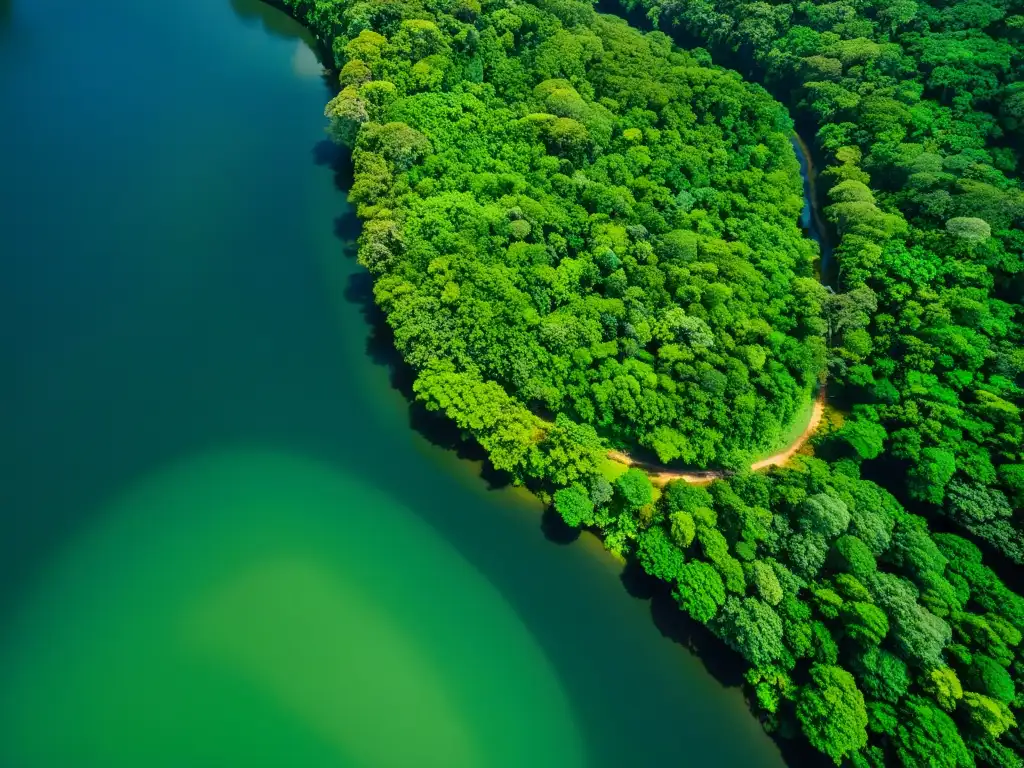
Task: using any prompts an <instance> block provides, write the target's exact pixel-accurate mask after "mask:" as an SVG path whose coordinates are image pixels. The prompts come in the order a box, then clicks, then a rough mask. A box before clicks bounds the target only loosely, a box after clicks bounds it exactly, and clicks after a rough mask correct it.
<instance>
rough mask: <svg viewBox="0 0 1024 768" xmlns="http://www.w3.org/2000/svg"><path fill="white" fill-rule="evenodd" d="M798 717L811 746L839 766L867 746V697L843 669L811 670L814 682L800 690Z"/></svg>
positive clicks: (827, 667) (820, 667)
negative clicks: (865, 702)
mask: <svg viewBox="0 0 1024 768" xmlns="http://www.w3.org/2000/svg"><path fill="white" fill-rule="evenodd" d="M796 716H797V719H798V720H799V721H800V726H801V727H802V728H803V732H804V734H805V735H806V736H807V739H808V740H809V741H810V742H811V745H812V746H813V747H814V748H815V749H818V750H820V751H822V752H824V753H825V754H826V755H828V756H829V757H831V758H832V760H833V762H835V764H836V765H839V764H840V763H842V761H843V758H845V757H848V756H850V755H852V754H853V753H855V752H856V751H857V750H859V749H862V748H863V747H865V746H866V745H867V743H868V733H867V725H868V716H867V710H866V709H865V706H864V696H863V694H861V692H860V691H859V690H858V689H857V684H856V683H855V682H854V679H853V675H851V674H850V673H849V672H847V671H846V670H845V669H843V668H842V667H835V666H824V665H821V664H815V665H814V666H812V667H811V681H810V682H809V683H808V684H807V685H805V686H804V687H803V688H802V689H801V690H800V697H799V701H798V702H797V707H796Z"/></svg>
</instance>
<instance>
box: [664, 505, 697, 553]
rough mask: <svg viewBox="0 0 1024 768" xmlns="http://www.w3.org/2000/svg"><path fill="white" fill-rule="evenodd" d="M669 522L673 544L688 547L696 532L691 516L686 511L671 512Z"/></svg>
mask: <svg viewBox="0 0 1024 768" xmlns="http://www.w3.org/2000/svg"><path fill="white" fill-rule="evenodd" d="M669 523H670V524H671V528H670V532H671V535H672V541H673V542H675V545H676V546H677V547H679V548H680V549H686V548H687V547H689V546H690V544H692V543H693V537H694V536H695V535H696V533H697V526H696V524H695V523H694V522H693V517H692V516H691V515H690V514H689V513H688V512H682V511H680V512H673V513H672V514H671V515H669Z"/></svg>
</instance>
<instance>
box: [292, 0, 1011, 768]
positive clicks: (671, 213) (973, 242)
mask: <svg viewBox="0 0 1024 768" xmlns="http://www.w3.org/2000/svg"><path fill="white" fill-rule="evenodd" d="M287 3H288V5H290V7H291V10H292V12H293V13H295V15H296V16H297V17H298V18H300V19H301V20H303V21H304V22H306V23H307V24H309V26H310V27H311V28H312V29H313V30H314V32H315V33H316V34H317V36H318V38H319V39H320V41H321V43H322V44H323V45H324V47H325V49H326V50H328V51H330V52H331V55H333V57H334V64H335V67H336V71H337V73H338V76H339V78H340V83H339V85H340V93H339V95H338V96H337V97H336V98H335V99H334V100H333V101H332V102H331V103H330V104H329V105H328V108H327V114H328V116H330V117H331V132H332V134H333V135H334V137H335V138H336V139H337V140H338V141H340V142H342V143H344V144H346V145H347V146H349V147H351V148H352V150H353V153H352V157H353V164H354V171H355V175H354V182H353V185H352V189H351V193H350V199H351V200H352V202H353V203H354V204H355V205H356V207H357V213H358V215H359V217H360V218H361V219H362V221H363V233H362V235H361V237H360V242H359V260H360V262H361V263H362V264H363V265H364V266H365V267H366V268H367V269H368V270H369V271H370V272H371V273H372V274H373V276H374V279H375V298H376V300H377V302H378V304H379V305H380V306H381V307H382V308H383V310H384V312H385V314H386V316H387V321H388V323H389V325H390V326H391V327H392V329H393V330H394V336H395V341H396V345H397V347H398V349H399V350H400V351H401V353H402V355H403V357H404V359H405V360H406V361H407V362H408V363H409V365H410V366H411V367H412V369H413V371H414V372H415V375H416V380H415V384H414V390H415V392H416V396H417V397H418V398H419V399H420V400H422V401H423V402H424V403H425V404H426V406H427V407H428V408H430V409H432V410H436V411H440V412H443V413H445V414H446V415H447V416H448V417H449V418H451V419H452V420H453V421H455V423H456V424H457V425H458V426H459V427H460V428H461V429H462V430H463V431H464V432H465V433H466V434H467V435H468V436H472V437H473V438H474V439H475V440H477V441H478V442H479V443H480V444H481V445H482V446H483V447H484V448H485V449H486V450H487V452H488V455H489V457H490V459H491V461H492V463H493V464H494V465H495V466H496V467H498V468H500V469H503V470H506V471H508V472H509V473H511V474H512V475H513V476H514V477H516V478H517V479H518V480H520V481H524V482H529V483H531V484H532V485H533V487H535V488H537V489H538V490H539V492H541V493H543V494H545V495H550V497H551V498H552V499H553V505H554V507H555V509H556V510H557V512H558V513H559V514H560V515H561V516H562V518H564V519H565V521H566V522H568V523H569V524H571V525H574V526H588V527H591V528H593V529H596V530H598V531H599V532H600V533H601V534H602V535H603V536H604V538H605V541H606V544H607V545H608V546H609V547H610V548H611V549H613V550H614V551H617V552H620V553H623V554H628V555H631V556H635V557H636V558H637V560H638V562H639V563H640V564H641V565H642V566H643V568H644V569H645V570H646V571H647V572H648V573H650V574H651V575H652V576H654V577H656V578H658V579H661V580H663V581H665V582H667V583H668V584H669V585H670V587H671V589H672V591H673V594H674V596H675V598H676V600H677V601H678V603H679V606H680V608H681V609H682V610H684V611H686V612H687V613H688V614H689V615H690V616H691V617H692V618H693V619H694V620H695V621H697V622H700V623H702V624H705V625H707V626H708V627H709V628H710V630H711V631H712V632H713V633H715V634H716V635H717V636H718V637H720V638H721V639H722V640H723V641H724V642H725V643H726V644H728V645H729V646H730V647H731V648H733V649H734V650H735V651H736V652H737V653H738V654H740V655H741V656H742V657H743V658H744V659H745V660H746V662H747V664H748V671H747V682H748V685H749V692H750V694H751V699H752V702H753V705H754V706H755V707H756V709H757V711H758V712H759V714H760V715H761V717H762V719H763V722H764V723H765V726H766V727H767V728H768V729H769V730H772V731H775V732H777V733H778V734H779V735H780V736H782V737H795V736H797V735H799V734H802V735H803V737H804V738H805V739H806V740H807V742H809V743H810V744H811V745H812V746H813V747H814V748H816V749H818V750H820V751H821V752H822V753H824V754H825V755H827V756H829V757H830V758H832V759H833V760H834V761H835V762H836V763H837V764H839V763H843V762H848V763H850V764H853V765H857V766H881V765H904V766H953V767H958V766H973V765H978V766H1000V767H1002V766H1021V765H1022V764H1024V762H1022V760H1021V755H1024V737H1022V734H1021V731H1020V729H1019V727H1018V717H1019V715H1020V712H1021V709H1022V708H1024V656H1022V654H1021V651H1020V646H1021V640H1022V633H1024V599H1022V598H1021V597H1020V596H1019V595H1017V594H1015V593H1014V592H1012V591H1011V590H1009V589H1008V588H1007V587H1006V586H1004V585H1003V583H1002V582H1001V581H1000V579H999V577H998V576H997V574H996V573H995V572H994V571H993V570H992V569H991V568H990V567H988V566H986V565H985V564H984V562H983V560H984V558H983V553H982V549H979V546H978V545H977V544H980V545H981V546H982V547H983V548H984V549H986V550H988V551H989V553H990V554H991V553H993V552H996V551H998V553H999V555H998V556H999V557H1000V558H1003V562H1004V563H1005V562H1007V559H1008V560H1010V561H1017V562H1020V561H1022V559H1024V550H1022V543H1021V527H1022V526H1021V518H1020V514H1021V513H1020V508H1021V506H1022V502H1024V457H1022V455H1021V451H1022V443H1024V439H1022V427H1021V419H1020V411H1019V406H1020V401H1021V395H1022V389H1021V383H1022V382H1021V375H1022V372H1024V353H1022V351H1021V341H1022V339H1021V335H1022V331H1021V316H1020V311H1021V308H1020V306H1019V304H1018V302H1019V301H1020V293H1021V286H1022V282H1021V274H1020V273H1021V270H1022V266H1024V262H1022V253H1021V251H1022V246H1024V238H1022V237H1021V235H1020V231H1019V228H1015V227H1019V224H1020V223H1021V217H1022V215H1024V203H1022V193H1021V190H1020V185H1019V183H1018V182H1017V181H1016V180H1015V177H1014V173H1015V171H1016V168H1017V165H1016V164H1017V159H1018V158H1017V155H1016V154H1015V150H1014V142H1015V138H1014V137H1017V140H1019V138H1020V133H1021V124H1020V120H1024V107H1022V99H1024V96H1021V93H1022V92H1021V91H1020V89H1019V88H1017V87H1016V86H1015V83H1016V82H1017V76H1018V75H1019V74H1020V72H1019V67H1020V46H1019V33H1020V31H1021V25H1020V24H1019V23H1018V21H1019V20H1020V18H1021V17H1020V16H1014V15H1013V13H1012V10H1013V9H1012V8H1006V7H1002V6H994V5H987V4H984V3H981V2H972V3H967V4H964V3H960V4H957V5H956V6H953V5H950V6H949V7H934V8H929V7H926V6H923V5H917V4H915V3H914V2H912V0H899V2H897V3H893V4H878V5H877V6H876V5H865V4H848V3H830V4H818V5H812V4H810V3H803V2H801V3H799V4H796V5H792V6H791V5H789V4H788V3H785V2H783V3H780V4H776V5H770V4H768V3H748V4H734V3H731V2H729V1H728V0H722V2H716V0H705V1H704V2H687V3H685V4H678V5H677V4H657V3H651V4H650V5H649V6H645V10H647V11H648V12H649V14H650V16H651V18H652V19H653V20H655V21H657V22H660V23H663V24H665V25H666V29H668V28H669V27H670V26H678V27H682V28H683V29H684V30H685V32H686V34H688V35H690V36H692V37H697V38H699V39H700V40H701V41H707V43H708V44H709V45H710V46H711V49H712V51H713V52H714V53H715V54H716V55H726V56H731V57H733V58H732V61H735V62H738V63H739V64H742V65H744V66H753V67H754V68H755V69H756V70H757V71H758V72H759V73H761V74H762V76H763V78H764V82H765V85H766V86H767V87H768V88H769V89H770V90H771V91H772V92H775V93H776V94H777V95H779V96H780V98H791V99H792V103H791V106H792V107H793V108H794V109H796V110H797V111H798V114H800V115H801V116H803V117H806V118H807V119H811V120H813V121H814V124H815V125H816V126H817V127H818V129H819V131H818V142H817V149H818V151H819V152H820V154H821V156H822V158H823V159H824V160H825V169H824V171H823V174H822V179H821V182H822V183H823V185H824V186H825V187H826V188H827V195H828V200H829V201H830V204H829V205H828V207H827V208H826V215H827V216H828V218H829V220H830V221H831V222H832V223H833V224H834V226H835V229H836V233H835V234H836V236H837V238H838V239H837V247H836V249H835V257H836V262H837V265H838V272H839V275H838V284H837V285H836V290H835V291H832V290H829V289H826V288H825V287H823V286H822V285H821V284H820V283H819V282H818V280H817V279H816V278H815V275H814V262H815V256H816V251H815V246H814V245H813V244H812V243H811V242H810V241H809V240H807V239H806V238H805V237H803V236H802V234H801V232H800V230H799V228H798V226H797V217H798V214H799V212H800V209H801V205H802V201H801V183H800V178H799V174H798V167H797V162H796V160H795V157H794V154H793V151H792V148H791V146H790V144H789V133H790V132H791V129H792V124H791V121H790V118H789V117H788V114H787V112H786V111H785V109H784V108H783V107H782V106H781V105H780V104H779V103H777V102H775V101H773V100H772V98H771V97H770V96H769V94H768V92H767V91H765V90H764V89H763V88H762V87H761V86H758V85H754V84H751V83H745V82H744V81H743V80H742V79H741V78H740V77H739V76H738V75H737V74H735V73H734V72H730V71H728V70H724V69H721V68H719V67H716V66H713V65H712V63H711V56H710V55H709V54H708V53H707V52H706V51H704V50H702V49H695V50H692V51H688V52H687V51H682V50H680V49H678V48H676V47H674V46H673V45H672V43H671V41H670V39H669V38H668V37H667V36H666V35H665V34H662V33H661V32H653V33H648V34H642V33H640V32H639V31H637V30H635V29H632V28H630V27H629V26H627V25H626V24H625V23H624V22H623V21H621V20H619V19H616V18H613V17H608V16H601V15H599V14H596V13H595V12H594V10H593V8H592V7H591V6H590V5H589V4H588V3H586V2H584V1H583V0H535V1H534V2H521V1H517V0H495V1H494V2H486V3H484V4H481V3H479V2H478V0H364V1H359V0H344V1H343V2H342V1H338V2H332V1H328V0H287ZM1014 19H1017V20H1018V21H1014ZM958 62H963V64H962V65H961V63H958ZM1015 68H1016V69H1015ZM826 375H827V376H828V378H829V380H830V382H831V384H830V387H831V389H832V390H833V391H834V392H835V395H836V396H837V397H838V398H839V400H840V402H842V403H843V404H844V407H845V408H846V409H847V410H848V415H847V418H846V419H845V421H844V422H843V423H842V425H841V427H839V428H837V429H834V430H832V431H831V432H830V433H829V434H827V435H825V436H824V437H823V438H822V439H820V440H819V442H818V444H817V445H816V450H817V454H818V458H809V457H800V458H798V460H797V461H795V462H793V463H792V465H791V466H790V467H788V468H786V469H783V470H774V471H772V472H769V473H766V474H755V473H751V472H750V471H748V470H746V469H745V468H746V467H747V466H748V465H749V460H750V457H751V456H752V455H753V454H755V453H757V452H758V451H759V450H762V449H764V448H765V447H767V446H769V445H771V444H772V443H774V442H775V441H776V440H777V439H778V438H779V436H780V435H781V434H783V433H784V432H785V430H786V429H787V428H788V426H789V423H790V422H791V420H792V418H793V416H794V414H796V413H797V411H798V410H799V409H800V408H801V407H802V405H804V404H805V403H806V402H807V400H808V398H810V397H811V396H812V393H813V392H814V391H815V390H816V389H817V386H818V384H819V382H821V381H822V380H823V379H824V378H825V376H826ZM609 446H616V447H625V448H627V449H629V450H636V451H642V450H646V451H649V452H650V453H652V454H655V455H657V456H658V458H659V459H660V460H661V461H663V462H676V463H679V464H688V465H696V466H716V467H724V468H726V469H730V470H733V471H732V472H731V473H730V476H729V477H728V479H726V480H719V481H716V482H714V483H712V484H711V485H710V486H707V487H696V486H690V485H686V484H685V483H682V482H674V483H670V484H669V485H667V486H666V487H665V488H664V489H655V488H654V487H653V486H652V485H651V482H650V480H649V478H648V477H647V475H645V474H644V473H643V472H641V471H639V470H637V469H630V470H628V471H625V472H624V473H623V472H621V467H620V468H619V469H618V470H615V471H611V470H610V469H609V466H608V462H607V461H605V459H604V454H605V451H606V450H607V448H608V447H609ZM869 477H870V478H874V480H878V481H879V482H880V483H881V484H879V482H874V481H873V480H871V479H867V478H869ZM883 485H884V486H885V487H884V488H883V487H882V486H883ZM901 502H902V503H901ZM907 506H910V508H911V510H912V511H908V509H907V508H905V507H907ZM1015 510H1016V511H1015ZM915 513H921V514H915ZM932 516H934V517H935V520H933V521H929V520H928V519H927V518H929V517H932ZM936 522H938V523H941V524H942V525H944V526H946V527H947V528H948V527H949V526H956V527H957V530H959V531H960V532H961V533H963V534H964V536H966V537H967V538H964V537H961V536H960V535H956V534H953V533H934V532H933V530H932V529H931V528H930V525H935V524H936ZM969 539H973V540H974V542H977V544H976V543H972V541H971V540H969ZM638 706H642V702H638Z"/></svg>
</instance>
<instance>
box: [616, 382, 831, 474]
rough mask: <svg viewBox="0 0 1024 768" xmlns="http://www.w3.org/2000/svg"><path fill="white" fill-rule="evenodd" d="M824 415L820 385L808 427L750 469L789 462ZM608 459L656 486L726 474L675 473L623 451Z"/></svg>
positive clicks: (696, 471)
mask: <svg viewBox="0 0 1024 768" xmlns="http://www.w3.org/2000/svg"><path fill="white" fill-rule="evenodd" d="M824 414H825V388H824V387H822V388H821V390H820V391H819V392H818V396H817V397H816V398H815V400H814V405H813V407H812V408H811V418H810V420H809V421H808V422H807V428H806V429H804V431H803V432H802V433H800V437H798V438H797V439H796V440H794V441H793V442H792V443H791V444H790V445H789V447H787V448H786V449H785V450H783V451H779V452H778V453H776V454H773V455H771V456H769V457H767V458H765V459H761V460H759V461H755V462H754V463H753V464H751V465H750V468H751V469H752V470H753V471H755V472H757V471H758V470H761V469H768V467H780V466H782V465H783V464H785V463H786V462H787V461H789V460H790V459H791V458H793V456H794V455H795V454H796V452H797V451H799V450H800V448H801V447H802V446H803V444H804V443H806V442H807V441H808V440H809V439H810V437H811V435H813V434H814V433H815V432H816V431H817V429H818V427H819V426H820V425H821V417H822V416H824ZM608 458H609V459H611V460H612V461H617V462H619V463H620V464H625V465H626V466H629V467H636V468H637V469H642V470H644V471H645V472H647V474H648V475H650V477H651V482H652V483H654V484H655V485H664V484H665V483H667V482H670V481H672V480H683V481H685V482H687V483H693V484H694V485H707V484H708V483H710V482H712V481H714V480H718V479H720V478H722V477H725V473H724V472H723V471H722V470H719V469H707V470H694V471H691V472H677V471H675V470H672V469H669V468H668V467H665V466H663V465H661V464H652V463H648V462H645V461H636V460H635V459H634V458H633V457H632V456H630V455H629V454H628V453H624V452H622V451H608Z"/></svg>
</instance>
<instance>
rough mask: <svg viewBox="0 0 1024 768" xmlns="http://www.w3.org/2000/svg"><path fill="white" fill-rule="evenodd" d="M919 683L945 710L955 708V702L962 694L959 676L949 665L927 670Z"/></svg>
mask: <svg viewBox="0 0 1024 768" xmlns="http://www.w3.org/2000/svg"><path fill="white" fill-rule="evenodd" d="M921 685H922V687H923V688H924V690H925V691H927V692H928V693H929V694H931V695H932V696H933V697H934V698H935V701H936V702H937V703H938V705H939V706H940V707H942V708H943V709H944V710H946V711H947V712H952V711H953V710H954V709H956V705H957V702H958V701H959V700H960V699H962V698H963V696H964V689H963V687H962V686H961V685H960V678H958V677H957V675H956V672H954V671H953V670H952V669H950V668H949V667H936V668H935V669H930V670H928V672H927V673H926V674H925V676H924V679H923V680H922V682H921Z"/></svg>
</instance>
